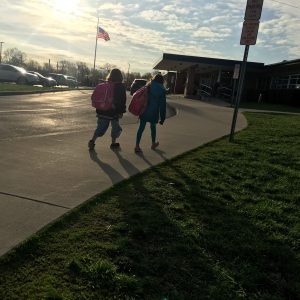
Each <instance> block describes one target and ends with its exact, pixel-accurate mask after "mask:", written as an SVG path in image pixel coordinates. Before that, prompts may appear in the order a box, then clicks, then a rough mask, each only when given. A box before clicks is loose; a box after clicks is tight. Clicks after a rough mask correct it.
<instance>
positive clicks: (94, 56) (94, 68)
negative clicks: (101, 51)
mask: <svg viewBox="0 0 300 300" xmlns="http://www.w3.org/2000/svg"><path fill="white" fill-rule="evenodd" d="M98 27H99V17H98V22H97V31H96V43H95V55H94V71H95V66H96V54H97V43H98V37H97V34H98Z"/></svg>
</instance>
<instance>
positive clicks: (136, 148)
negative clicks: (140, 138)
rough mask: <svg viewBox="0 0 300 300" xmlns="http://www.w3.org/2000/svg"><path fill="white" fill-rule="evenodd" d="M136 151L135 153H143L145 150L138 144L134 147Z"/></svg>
mask: <svg viewBox="0 0 300 300" xmlns="http://www.w3.org/2000/svg"><path fill="white" fill-rule="evenodd" d="M134 152H135V153H142V152H143V151H142V149H141V148H140V147H139V146H136V147H135V148H134Z"/></svg>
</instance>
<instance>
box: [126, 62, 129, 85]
mask: <svg viewBox="0 0 300 300" xmlns="http://www.w3.org/2000/svg"><path fill="white" fill-rule="evenodd" d="M129 69H130V63H128V70H127V80H126V87H128V82H129Z"/></svg>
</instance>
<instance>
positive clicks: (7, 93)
mask: <svg viewBox="0 0 300 300" xmlns="http://www.w3.org/2000/svg"><path fill="white" fill-rule="evenodd" d="M83 90H93V89H92V88H91V89H89V88H84V89H59V90H41V91H10V92H0V96H18V95H30V94H44V93H57V92H67V91H83Z"/></svg>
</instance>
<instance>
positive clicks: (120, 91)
mask: <svg viewBox="0 0 300 300" xmlns="http://www.w3.org/2000/svg"><path fill="white" fill-rule="evenodd" d="M107 81H110V82H112V83H113V85H114V87H113V108H112V109H111V110H108V111H101V110H99V109H96V113H97V118H98V121H97V128H96V130H95V132H94V135H93V137H92V139H91V140H90V141H89V143H88V147H89V150H93V149H94V148H95V142H96V139H97V138H98V137H100V136H103V135H104V134H105V132H106V131H107V129H108V127H109V124H111V145H110V147H111V148H112V149H115V148H119V147H120V144H119V143H117V138H118V137H119V136H120V135H121V132H122V128H121V126H120V124H119V118H122V116H123V113H125V112H126V88H125V85H124V84H123V83H122V82H123V75H122V73H121V71H120V70H119V69H112V70H111V72H110V73H109V75H108V76H107Z"/></svg>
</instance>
